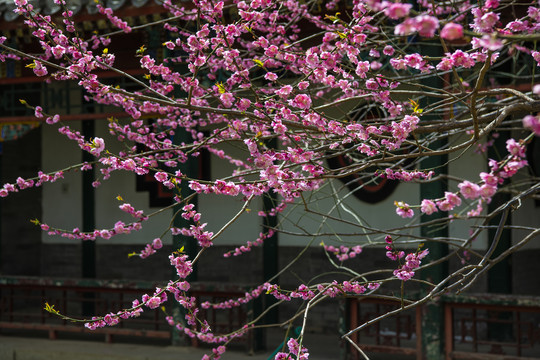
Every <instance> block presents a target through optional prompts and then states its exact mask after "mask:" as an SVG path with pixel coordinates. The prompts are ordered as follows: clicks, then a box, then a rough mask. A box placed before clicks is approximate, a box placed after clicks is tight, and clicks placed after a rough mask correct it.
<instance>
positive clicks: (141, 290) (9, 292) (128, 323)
mask: <svg viewBox="0 0 540 360" xmlns="http://www.w3.org/2000/svg"><path fill="white" fill-rule="evenodd" d="M163 285H164V284H158V283H152V282H145V281H126V280H95V279H51V278H37V277H17V276H9V277H6V276H4V277H0V330H2V329H25V330H38V331H43V332H46V333H48V336H49V338H50V339H56V338H57V336H58V333H61V332H76V333H93V334H103V335H104V337H105V341H106V342H112V341H113V336H126V337H130V338H133V339H136V338H139V337H147V338H162V339H170V338H171V333H172V328H171V327H170V326H169V325H168V324H167V322H166V320H165V313H164V312H163V311H161V310H159V309H156V310H148V309H147V310H146V311H144V312H143V313H142V314H141V316H140V317H138V318H132V319H128V320H125V321H121V322H120V323H119V324H118V325H116V326H107V327H103V328H98V329H96V330H89V329H86V328H85V327H84V326H83V324H75V323H72V322H69V321H67V320H62V319H60V318H59V317H57V316H54V315H51V314H50V313H48V312H46V311H45V310H44V306H45V304H46V303H48V304H49V305H51V306H54V309H55V310H58V311H59V312H60V313H62V314H66V315H69V316H71V317H75V318H80V317H82V318H88V317H90V316H92V315H94V314H101V315H103V314H107V313H110V312H117V311H119V310H121V309H126V308H130V307H131V303H132V301H133V300H134V299H139V301H140V299H141V297H142V295H143V294H153V293H154V291H155V289H156V286H161V287H162V286H163ZM245 290H246V288H245V287H242V286H235V285H233V286H227V285H222V284H211V283H196V282H195V283H192V284H191V289H190V291H189V295H190V296H194V297H195V298H196V299H197V302H199V303H200V302H203V301H210V302H219V301H223V300H227V299H235V298H238V297H241V296H244V294H245ZM173 302H174V300H173V299H172V296H169V300H168V301H167V302H166V303H164V305H165V311H166V312H167V313H168V314H171V313H172V309H171V307H172V305H173ZM204 312H205V313H204V316H205V319H207V320H208V323H209V325H210V327H211V328H212V330H213V331H215V332H216V333H217V332H223V333H227V332H231V331H233V330H236V329H238V328H239V327H241V326H242V325H243V324H245V323H246V321H247V320H248V319H249V318H250V317H251V316H252V314H251V312H250V310H249V309H248V308H247V307H246V306H245V305H244V306H241V307H238V308H234V309H226V310H213V309H207V310H204ZM251 339H252V337H251V336H249V335H248V336H245V337H244V338H243V340H244V341H246V342H247V343H248V344H247V346H248V349H249V348H251V347H252V344H251V341H252V340H251ZM240 340H242V338H240ZM191 343H192V345H195V346H197V345H198V343H197V342H196V341H192V342H191Z"/></svg>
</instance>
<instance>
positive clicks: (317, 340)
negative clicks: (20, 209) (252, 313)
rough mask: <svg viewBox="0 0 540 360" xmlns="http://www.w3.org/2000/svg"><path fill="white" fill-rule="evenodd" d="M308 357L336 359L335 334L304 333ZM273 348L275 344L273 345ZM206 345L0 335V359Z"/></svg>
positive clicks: (167, 355)
mask: <svg viewBox="0 0 540 360" xmlns="http://www.w3.org/2000/svg"><path fill="white" fill-rule="evenodd" d="M280 341H281V339H280V337H279V334H269V336H268V340H267V342H268V343H275V346H276V347H277V346H278V345H279V342H280ZM306 341H307V343H308V344H307V345H308V347H309V349H310V354H311V356H310V359H313V360H323V359H329V360H331V359H336V360H337V359H340V349H339V341H338V339H337V337H336V336H325V335H315V334H308V336H307V337H306ZM274 348H275V347H274ZM273 350H274V349H269V350H268V351H265V352H259V353H256V354H254V355H249V354H247V353H246V351H244V350H242V348H241V347H240V348H236V349H233V350H230V351H227V352H226V353H225V355H223V357H222V359H224V360H233V359H238V360H242V359H243V360H248V359H249V360H266V359H268V357H269V356H270V355H271V353H272V352H273ZM208 351H209V350H208V349H201V348H192V347H183V346H167V345H158V346H156V345H140V344H138V345H137V344H120V343H113V344H107V343H105V342H98V341H85V340H65V339H58V340H48V339H45V338H36V337H19V336H13V335H5V334H4V335H0V360H173V359H174V360H199V359H201V357H202V356H203V355H204V354H205V353H208Z"/></svg>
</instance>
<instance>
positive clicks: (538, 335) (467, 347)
mask: <svg viewBox="0 0 540 360" xmlns="http://www.w3.org/2000/svg"><path fill="white" fill-rule="evenodd" d="M437 301H438V304H439V305H440V306H441V307H442V308H441V310H442V311H444V318H443V319H444V320H443V321H444V324H443V325H444V327H443V328H444V332H443V333H441V334H433V335H434V338H442V339H444V356H445V359H446V360H452V359H471V360H484V359H493V360H503V359H504V360H509V359H539V358H540V297H529V296H519V295H498V294H471V295H460V296H449V295H445V296H443V297H441V298H439V299H438V300H437ZM347 304H348V306H347V312H348V316H347V318H348V329H353V328H356V327H358V326H359V325H360V324H362V323H365V322H366V321H369V320H371V319H373V318H375V317H377V316H379V315H382V314H384V313H386V312H388V311H391V310H394V309H396V308H398V307H399V306H400V304H399V302H396V301H389V300H383V299H380V298H361V297H360V298H352V299H347ZM421 316H422V307H417V308H416V309H415V310H408V311H405V312H403V313H400V314H399V315H396V316H393V317H389V318H387V319H384V320H383V321H381V322H378V323H374V324H373V325H371V326H368V327H366V328H365V329H363V330H362V331H359V332H357V333H355V334H353V335H352V337H351V339H352V340H353V341H354V342H355V343H356V344H358V345H359V346H360V348H361V349H362V350H364V351H366V352H368V353H369V352H382V353H392V354H400V355H408V356H409V357H410V358H412V357H416V358H417V359H423V358H424V354H422V342H421V338H422V326H421ZM424 331H426V330H425V329H424ZM426 337H429V334H426ZM349 350H350V351H349V358H350V359H353V360H356V359H359V358H360V354H359V353H358V352H357V351H356V350H355V349H354V348H353V347H352V346H351V347H350V349H349Z"/></svg>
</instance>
